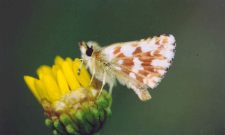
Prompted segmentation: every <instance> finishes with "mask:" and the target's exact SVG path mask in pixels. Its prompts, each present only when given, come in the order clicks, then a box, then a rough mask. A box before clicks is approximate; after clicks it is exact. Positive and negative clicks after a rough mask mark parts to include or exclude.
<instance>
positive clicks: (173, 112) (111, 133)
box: [0, 0, 225, 135]
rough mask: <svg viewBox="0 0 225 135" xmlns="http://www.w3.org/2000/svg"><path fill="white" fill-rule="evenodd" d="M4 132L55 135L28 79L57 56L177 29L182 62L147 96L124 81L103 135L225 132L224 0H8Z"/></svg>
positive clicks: (2, 69)
mask: <svg viewBox="0 0 225 135" xmlns="http://www.w3.org/2000/svg"><path fill="white" fill-rule="evenodd" d="M0 10H1V11H0V15H1V16H0V18H1V19H0V34H1V35H0V61H1V62H0V63H1V64H0V76H1V77H0V79H1V81H0V82H1V94H0V134H1V135H31V134H32V135H51V134H52V133H51V130H49V129H48V128H47V127H45V125H44V118H45V117H44V115H43V111H42V108H41V106H40V105H39V104H38V102H37V101H36V100H35V98H34V97H33V95H32V94H31V92H30V91H29V90H28V88H27V87H26V85H25V83H24V81H23V75H25V74H29V75H35V72H36V68H37V67H38V66H40V65H42V64H47V65H51V64H53V60H54V57H55V56H56V55H61V56H63V57H67V56H70V57H80V52H79V48H78V44H77V43H78V42H79V41H82V40H84V41H87V40H95V41H98V42H99V43H100V44H101V45H102V46H104V45H108V44H111V43H114V42H120V41H130V40H137V39H141V38H146V37H148V36H154V35H160V34H163V33H171V34H173V35H174V36H175V37H176V40H177V48H176V56H175V59H174V63H173V65H172V67H171V68H170V70H169V72H168V73H167V75H166V77H165V78H164V79H163V81H162V82H161V83H160V85H159V86H158V87H157V88H156V89H155V90H151V95H152V97H153V98H152V100H150V101H148V102H141V101H140V100H139V99H138V98H137V96H136V95H135V93H134V92H133V91H132V90H129V89H127V88H126V87H123V86H121V85H118V86H117V87H115V88H114V91H113V106H112V111H113V115H112V117H111V118H110V120H109V121H108V122H107V123H106V125H105V127H104V128H103V130H102V131H101V135H224V134H225V60H224V58H225V1H224V0H104V1H103V0H90V1H87V0H32V1H30V0H20V1H19V0H18V1H15V0H0Z"/></svg>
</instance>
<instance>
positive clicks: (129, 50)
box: [121, 44, 136, 57]
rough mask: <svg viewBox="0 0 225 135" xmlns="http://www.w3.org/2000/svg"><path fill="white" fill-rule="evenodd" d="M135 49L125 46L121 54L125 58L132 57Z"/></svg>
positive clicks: (128, 45)
mask: <svg viewBox="0 0 225 135" xmlns="http://www.w3.org/2000/svg"><path fill="white" fill-rule="evenodd" d="M135 49H136V48H135V47H132V46H131V45H130V44H125V45H123V46H122V48H121V52H122V53H123V54H124V55H125V56H128V57H129V56H132V55H133V52H134V51H135Z"/></svg>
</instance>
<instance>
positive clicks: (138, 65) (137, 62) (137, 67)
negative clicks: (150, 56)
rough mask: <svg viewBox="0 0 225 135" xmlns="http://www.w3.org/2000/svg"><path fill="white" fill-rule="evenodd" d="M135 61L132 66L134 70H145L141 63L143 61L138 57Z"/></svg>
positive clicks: (136, 71)
mask: <svg viewBox="0 0 225 135" xmlns="http://www.w3.org/2000/svg"><path fill="white" fill-rule="evenodd" d="M133 62H134V66H133V67H132V71H133V72H135V73H138V71H139V70H143V67H142V65H141V63H142V62H141V61H140V60H139V59H138V58H137V57H135V58H134V60H133Z"/></svg>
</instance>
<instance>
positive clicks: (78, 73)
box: [77, 59, 84, 75]
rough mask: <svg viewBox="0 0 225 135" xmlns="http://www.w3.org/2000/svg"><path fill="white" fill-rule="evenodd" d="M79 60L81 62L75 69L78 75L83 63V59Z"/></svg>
mask: <svg viewBox="0 0 225 135" xmlns="http://www.w3.org/2000/svg"><path fill="white" fill-rule="evenodd" d="M80 61H81V64H80V66H79V68H78V70H77V74H78V75H80V72H81V68H82V66H83V64H84V61H83V59H80Z"/></svg>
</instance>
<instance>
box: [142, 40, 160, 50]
mask: <svg viewBox="0 0 225 135" xmlns="http://www.w3.org/2000/svg"><path fill="white" fill-rule="evenodd" d="M140 47H141V51H142V52H149V51H154V50H156V49H157V48H158V46H157V45H156V44H155V39H154V38H153V39H151V40H150V41H142V42H140Z"/></svg>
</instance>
